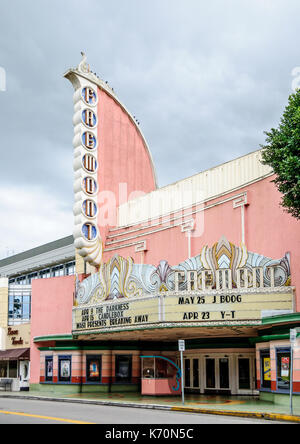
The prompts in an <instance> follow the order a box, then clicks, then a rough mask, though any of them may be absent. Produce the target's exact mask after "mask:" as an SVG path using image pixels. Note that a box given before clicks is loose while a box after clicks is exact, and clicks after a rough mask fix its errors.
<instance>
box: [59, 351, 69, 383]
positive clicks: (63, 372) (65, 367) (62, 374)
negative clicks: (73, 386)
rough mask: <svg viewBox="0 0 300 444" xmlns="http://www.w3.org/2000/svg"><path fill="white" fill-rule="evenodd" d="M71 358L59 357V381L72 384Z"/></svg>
mask: <svg viewBox="0 0 300 444" xmlns="http://www.w3.org/2000/svg"><path fill="white" fill-rule="evenodd" d="M71 362H72V361H71V356H59V358H58V380H59V382H71Z"/></svg>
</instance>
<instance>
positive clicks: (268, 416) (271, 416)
mask: <svg viewBox="0 0 300 444" xmlns="http://www.w3.org/2000/svg"><path fill="white" fill-rule="evenodd" d="M0 398H7V399H22V400H24V399H26V400H34V401H53V402H68V403H73V404H90V405H106V406H111V407H131V408H140V409H141V408H142V409H150V410H165V411H173V412H185V413H198V414H199V413H200V414H205V415H223V416H235V417H240V418H255V419H265V420H270V421H287V422H296V423H300V416H291V415H285V414H281V413H263V412H247V411H245V412H239V411H234V410H213V409H204V408H199V407H173V406H164V405H160V404H149V405H147V404H136V403H128V402H114V401H96V400H92V399H78V398H77V399H76V398H74V399H70V398H52V397H49V396H34V395H29V396H22V395H15V396H14V395H2V394H0Z"/></svg>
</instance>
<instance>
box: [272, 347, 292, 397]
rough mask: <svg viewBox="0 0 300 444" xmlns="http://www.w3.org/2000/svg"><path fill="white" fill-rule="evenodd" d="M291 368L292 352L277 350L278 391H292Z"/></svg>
mask: <svg viewBox="0 0 300 444" xmlns="http://www.w3.org/2000/svg"><path fill="white" fill-rule="evenodd" d="M290 368H291V352H290V349H289V348H287V349H277V350H276V378H277V390H286V391H289V390H290Z"/></svg>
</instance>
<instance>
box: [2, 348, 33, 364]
mask: <svg viewBox="0 0 300 444" xmlns="http://www.w3.org/2000/svg"><path fill="white" fill-rule="evenodd" d="M29 357H30V348H14V349H12V350H4V351H0V361H16V360H18V359H29Z"/></svg>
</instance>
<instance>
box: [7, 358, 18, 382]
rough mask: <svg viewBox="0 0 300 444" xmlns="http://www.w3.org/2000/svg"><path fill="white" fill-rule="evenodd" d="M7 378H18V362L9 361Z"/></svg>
mask: <svg viewBox="0 0 300 444" xmlns="http://www.w3.org/2000/svg"><path fill="white" fill-rule="evenodd" d="M8 377H9V378H17V377H18V361H9V370H8Z"/></svg>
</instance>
